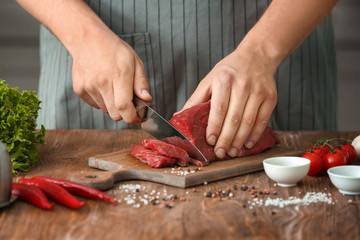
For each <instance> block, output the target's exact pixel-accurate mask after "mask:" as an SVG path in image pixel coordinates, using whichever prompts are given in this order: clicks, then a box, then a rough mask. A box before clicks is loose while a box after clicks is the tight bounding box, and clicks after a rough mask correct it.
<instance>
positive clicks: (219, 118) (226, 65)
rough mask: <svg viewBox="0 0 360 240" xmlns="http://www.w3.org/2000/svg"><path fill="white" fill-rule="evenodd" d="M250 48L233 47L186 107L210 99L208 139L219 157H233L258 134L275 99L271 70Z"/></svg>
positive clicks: (263, 127)
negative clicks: (233, 49) (232, 50)
mask: <svg viewBox="0 0 360 240" xmlns="http://www.w3.org/2000/svg"><path fill="white" fill-rule="evenodd" d="M271 66H272V65H270V64H267V61H266V59H265V58H264V57H263V56H261V55H259V54H258V53H254V52H253V51H252V50H251V49H246V48H242V47H241V46H240V47H239V48H238V49H236V50H235V51H234V52H233V53H231V54H230V55H229V56H227V57H226V58H224V59H223V60H221V61H220V62H219V63H218V64H217V65H216V66H215V67H214V68H213V69H212V71H211V72H210V73H209V74H208V75H207V76H206V77H205V78H204V79H203V80H202V81H201V82H200V84H199V86H198V88H197V89H196V90H195V92H194V93H193V95H192V96H191V97H190V99H189V100H188V101H187V103H186V105H185V106H184V109H185V108H188V107H190V106H193V105H195V104H197V103H200V102H204V101H207V100H208V99H210V98H211V108H210V115H209V122H208V127H207V129H206V137H207V141H208V143H209V144H210V145H214V146H215V154H216V156H217V157H218V158H224V157H225V156H226V154H227V155H228V156H230V157H235V156H237V155H238V154H239V151H240V149H241V147H242V146H243V144H245V146H246V147H248V148H251V147H252V146H253V145H254V144H255V143H256V142H257V141H258V140H259V138H260V137H261V135H262V133H263V131H264V129H265V127H266V126H267V124H268V121H269V119H270V116H271V113H272V111H273V109H274V108H275V105H276V101H277V93H276V86H275V81H274V77H273V76H274V69H273V68H271Z"/></svg>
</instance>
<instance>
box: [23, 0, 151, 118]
mask: <svg viewBox="0 0 360 240" xmlns="http://www.w3.org/2000/svg"><path fill="white" fill-rule="evenodd" d="M17 2H18V3H19V4H20V5H21V6H22V7H23V8H25V9H26V10H27V11H28V12H29V13H30V14H31V15H33V16H34V17H35V18H36V19H37V20H39V21H40V22H41V23H42V24H44V25H45V26H46V27H47V28H49V29H50V30H51V31H52V32H53V33H54V34H55V36H56V37H57V38H58V39H59V40H60V41H61V42H62V43H63V44H64V45H65V47H66V48H67V50H68V51H69V52H70V54H71V56H72V57H73V69H72V77H73V88H74V91H75V93H76V94H77V95H78V96H79V97H80V98H81V99H82V100H84V101H85V102H86V103H88V104H90V105H91V106H93V107H96V108H100V109H101V110H103V111H104V112H106V113H109V115H110V117H111V118H112V119H113V120H115V121H120V120H122V119H124V121H125V122H127V123H139V122H140V119H139V118H138V117H137V114H136V110H135V106H134V104H133V103H132V99H133V96H134V94H135V95H137V96H138V97H139V98H141V99H142V100H144V101H146V102H149V101H151V96H150V94H149V85H148V82H147V80H146V77H145V73H144V66H143V63H142V61H141V60H140V59H139V57H138V56H137V55H136V53H135V52H134V50H133V49H132V48H131V47H130V46H129V45H128V44H126V43H125V42H124V41H122V40H121V39H120V38H119V37H118V36H117V35H116V34H114V33H113V32H112V31H111V30H110V29H109V28H108V27H107V26H106V25H105V23H104V22H103V21H102V20H101V19H100V18H99V16H97V15H96V14H95V13H94V12H93V10H92V9H91V8H90V7H89V6H88V5H87V4H86V3H85V2H84V1H82V0H67V1H64V0H39V1H35V2H34V1H31V0H17Z"/></svg>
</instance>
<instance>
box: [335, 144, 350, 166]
mask: <svg viewBox="0 0 360 240" xmlns="http://www.w3.org/2000/svg"><path fill="white" fill-rule="evenodd" d="M334 150H335V151H336V152H337V153H341V154H342V155H344V156H345V159H346V164H348V162H349V153H348V152H347V151H346V150H345V149H344V148H343V145H340V146H337V147H335V148H334Z"/></svg>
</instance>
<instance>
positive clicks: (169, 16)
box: [38, 0, 337, 130]
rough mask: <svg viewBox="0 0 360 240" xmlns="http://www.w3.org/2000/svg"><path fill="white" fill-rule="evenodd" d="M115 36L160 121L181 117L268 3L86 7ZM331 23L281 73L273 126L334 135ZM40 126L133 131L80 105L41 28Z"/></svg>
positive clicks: (58, 49) (104, 2) (64, 56)
mask: <svg viewBox="0 0 360 240" xmlns="http://www.w3.org/2000/svg"><path fill="white" fill-rule="evenodd" d="M86 2H87V3H88V4H89V6H90V7H91V8H92V9H93V10H94V11H95V13H97V14H98V15H99V16H100V18H102V20H103V21H104V22H105V23H106V24H107V25H108V26H109V28H110V29H112V31H114V32H115V33H116V34H118V35H119V37H121V38H122V39H123V40H125V41H126V42H127V43H129V44H130V45H131V46H132V47H133V48H134V49H135V51H136V52H137V54H138V55H139V57H140V58H141V60H142V61H143V63H144V65H145V73H146V76H147V79H148V81H149V84H150V93H151V94H152V96H153V101H152V102H151V104H150V105H151V106H152V107H154V108H155V109H156V110H158V111H159V112H160V114H162V115H163V116H165V118H167V119H170V118H171V116H172V114H173V113H174V112H176V111H178V110H180V109H181V108H182V107H183V106H184V104H185V102H186V100H187V99H188V98H189V97H190V96H191V94H192V92H193V91H194V90H195V88H196V86H197V85H198V83H199V81H200V80H201V79H202V78H203V77H205V75H206V74H207V73H208V72H209V71H210V70H211V69H212V68H213V67H214V66H215V64H216V63H217V62H219V61H220V60H221V59H222V58H224V57H225V56H227V55H228V54H229V53H230V52H232V51H233V50H234V48H235V47H236V46H237V45H238V44H239V43H240V42H241V40H242V39H243V38H244V36H245V35H246V33H247V32H248V31H249V30H250V29H251V27H252V26H253V25H254V24H255V23H256V21H257V20H258V19H259V18H260V16H261V15H262V13H263V12H264V11H265V9H266V8H267V7H268V5H269V3H270V1H265V0H223V1H220V0H207V1H206V0H136V1H135V0H89V1H86ZM333 35H334V34H333V26H332V21H331V17H330V16H328V17H327V18H326V19H325V20H324V21H323V22H322V23H321V24H320V25H319V26H318V28H317V29H316V30H315V31H314V32H313V33H312V34H311V35H310V36H309V37H308V38H307V39H306V40H305V42H304V43H303V44H302V45H301V46H300V47H299V48H298V49H297V50H296V51H295V52H294V53H293V54H292V55H291V56H290V57H288V58H287V59H286V60H285V61H284V62H283V63H282V64H281V65H280V67H279V68H278V70H277V72H276V74H275V79H276V84H277V90H278V103H277V106H276V109H275V111H274V113H273V116H272V119H271V123H270V125H271V127H272V128H274V129H278V130H305V129H306V130H336V128H337V80H336V74H337V72H336V58H335V47H334V36H333ZM40 61H41V71H40V80H39V92H38V94H39V98H40V100H41V101H42V103H41V107H42V109H41V110H40V112H39V118H38V124H39V125H40V124H43V125H44V126H45V127H46V128H47V129H62V128H72V129H73V128H91V129H92V128H94V129H104V128H110V129H122V128H137V127H138V126H137V125H128V124H126V123H125V122H124V121H120V122H114V121H113V120H112V119H111V118H110V117H109V116H108V115H107V114H104V113H103V112H102V111H101V110H97V109H95V108H92V107H90V106H89V105H87V104H86V103H85V102H83V101H82V100H81V99H80V98H78V97H77V96H76V95H75V94H74V92H73V88H72V79H71V71H72V58H71V56H70V54H69V53H68V51H67V50H66V49H65V47H64V46H63V45H62V44H61V42H59V41H58V39H56V37H54V35H52V33H51V32H50V31H49V30H47V29H46V28H45V27H43V26H42V27H41V30H40Z"/></svg>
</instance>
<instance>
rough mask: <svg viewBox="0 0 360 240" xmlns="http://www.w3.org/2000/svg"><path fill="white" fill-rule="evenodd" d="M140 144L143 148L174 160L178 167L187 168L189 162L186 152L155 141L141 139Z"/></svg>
mask: <svg viewBox="0 0 360 240" xmlns="http://www.w3.org/2000/svg"><path fill="white" fill-rule="evenodd" d="M141 143H142V145H143V146H144V147H145V148H147V149H151V150H153V151H155V152H157V153H158V154H160V155H163V156H166V157H171V158H175V159H176V160H177V164H179V165H180V166H187V164H188V162H189V161H190V160H189V155H188V154H187V152H186V151H185V150H184V149H182V148H179V147H177V146H175V145H172V144H167V143H164V142H163V141H160V140H157V139H143V140H142V142H141Z"/></svg>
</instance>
